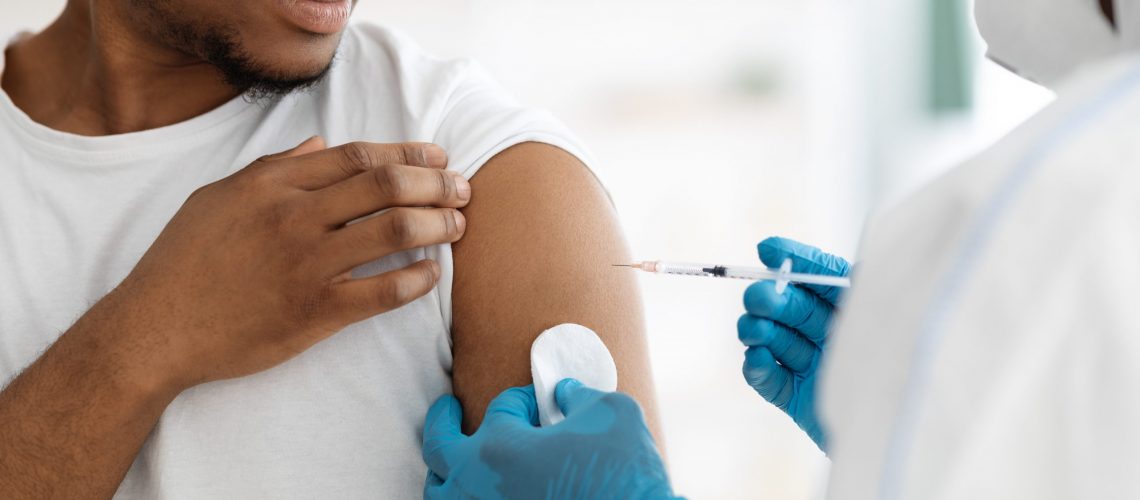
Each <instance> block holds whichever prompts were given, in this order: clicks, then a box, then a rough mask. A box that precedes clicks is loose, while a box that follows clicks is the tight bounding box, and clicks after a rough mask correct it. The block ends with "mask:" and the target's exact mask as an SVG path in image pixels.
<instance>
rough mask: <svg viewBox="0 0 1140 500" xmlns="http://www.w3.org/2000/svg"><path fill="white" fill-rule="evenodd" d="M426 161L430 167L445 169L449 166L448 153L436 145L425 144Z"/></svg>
mask: <svg viewBox="0 0 1140 500" xmlns="http://www.w3.org/2000/svg"><path fill="white" fill-rule="evenodd" d="M424 161H425V162H427V166H429V167H432V168H444V167H446V166H447V151H444V150H443V148H441V147H439V146H436V145H435V144H425V145H424Z"/></svg>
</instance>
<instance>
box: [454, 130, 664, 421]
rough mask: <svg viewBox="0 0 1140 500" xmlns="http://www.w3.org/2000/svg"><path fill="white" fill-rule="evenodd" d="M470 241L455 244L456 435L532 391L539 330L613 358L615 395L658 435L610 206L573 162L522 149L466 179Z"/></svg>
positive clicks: (635, 296) (624, 257)
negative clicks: (575, 334)
mask: <svg viewBox="0 0 1140 500" xmlns="http://www.w3.org/2000/svg"><path fill="white" fill-rule="evenodd" d="M471 185H472V190H473V192H474V193H475V196H474V197H473V198H472V200H471V203H470V204H469V205H468V206H467V208H466V209H465V210H464V214H465V215H466V216H467V220H468V221H469V223H468V231H467V233H466V235H465V236H464V239H463V240H462V241H460V242H459V243H456V244H455V245H454V256H455V279H454V287H453V292H452V294H453V300H452V304H453V318H454V320H453V325H454V326H453V328H452V338H453V352H454V358H455V361H454V367H453V379H454V388H455V395H456V396H457V397H458V398H459V400H460V401H461V402H462V404H463V408H464V410H465V411H464V422H463V424H464V430H465V431H467V432H472V431H474V430H475V429H476V428H477V427H478V426H479V423H480V422H481V421H482V419H483V413H484V411H485V410H486V408H487V405H488V404H489V403H490V401H491V400H492V399H493V398H494V397H495V396H496V395H498V394H499V393H500V392H502V391H503V390H504V389H507V388H508V387H512V386H518V385H526V384H529V383H530V382H531V375H530V346H531V343H532V342H533V341H534V339H535V337H537V336H538V334H540V333H542V331H544V330H546V329H547V328H550V327H552V326H555V325H558V324H561V323H578V324H581V325H584V326H586V327H589V328H590V329H592V330H594V331H595V332H597V334H598V336H599V337H601V339H602V341H603V342H604V343H605V344H606V347H608V348H609V350H610V352H611V353H612V354H613V357H614V362H615V363H616V364H617V370H618V389H619V390H621V391H623V392H626V393H628V394H630V395H632V396H633V397H634V398H635V399H636V400H637V401H638V402H639V403H640V404H641V406H642V408H643V409H644V411H645V414H646V416H647V419H648V421H649V423H650V428H651V429H653V430H654V434H655V435H657V436H658V440H657V441H658V443H659V444H660V443H661V441H660V436H661V434H660V432H659V427H658V426H657V418H656V417H657V410H656V400H655V394H654V387H653V380H652V378H651V372H650V365H649V352H648V345H647V343H646V337H645V323H644V318H643V316H642V314H643V313H642V306H641V297H640V293H639V292H638V288H637V283H636V280H635V277H634V275H633V273H630V272H628V271H625V270H621V269H617V268H614V267H611V266H612V265H613V264H617V263H625V262H630V256H629V252H628V249H627V247H626V243H625V241H624V238H623V236H622V233H621V230H620V228H619V227H618V222H617V217H616V214H615V213H614V210H613V207H612V206H611V204H610V201H609V198H608V197H607V196H606V193H605V191H604V190H603V189H602V186H601V185H600V184H599V183H598V181H597V180H596V179H595V178H594V176H593V174H591V173H590V172H589V170H588V169H587V168H586V167H585V166H584V165H582V163H581V162H580V161H578V159H577V158H575V157H574V156H572V155H570V154H569V153H567V152H565V151H563V150H561V149H558V148H556V147H553V146H549V145H544V144H537V143H524V144H520V145H517V146H514V147H512V148H510V149H508V150H506V151H504V152H502V153H500V154H499V155H497V156H495V157H494V158H492V159H491V160H490V161H489V162H488V163H487V164H486V165H485V166H483V168H482V169H481V170H480V171H479V173H478V174H477V175H476V176H475V177H474V178H473V179H472V180H471Z"/></svg>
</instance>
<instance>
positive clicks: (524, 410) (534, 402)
mask: <svg viewBox="0 0 1140 500" xmlns="http://www.w3.org/2000/svg"><path fill="white" fill-rule="evenodd" d="M489 423H494V425H503V424H507V425H519V426H522V427H538V398H537V397H536V396H535V394H534V386H533V385H528V386H526V387H512V388H510V389H507V390H505V391H503V392H502V393H501V394H499V395H498V396H496V397H495V399H493V400H491V404H490V405H489V406H487V413H486V414H485V415H484V417H483V424H482V425H488V424H489Z"/></svg>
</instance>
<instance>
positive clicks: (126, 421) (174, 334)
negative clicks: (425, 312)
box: [0, 138, 470, 499]
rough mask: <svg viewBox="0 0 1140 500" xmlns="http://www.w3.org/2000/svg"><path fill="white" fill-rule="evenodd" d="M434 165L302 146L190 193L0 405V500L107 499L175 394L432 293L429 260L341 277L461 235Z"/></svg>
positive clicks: (438, 153) (424, 149) (455, 189)
mask: <svg viewBox="0 0 1140 500" xmlns="http://www.w3.org/2000/svg"><path fill="white" fill-rule="evenodd" d="M405 163H406V164H407V165H405ZM412 164H415V165H416V166H412ZM445 166H446V157H445V155H444V154H443V151H442V150H439V149H438V148H436V147H434V146H431V147H429V146H425V145H422V144H398V145H384V144H366V143H352V144H349V145H345V146H341V147H338V148H332V149H326V148H325V147H324V141H322V140H320V139H319V138H313V139H310V140H308V141H305V142H304V143H302V144H301V145H300V146H298V147H297V148H294V149H293V150H291V151H288V152H285V153H283V154H278V155H273V156H268V157H264V158H262V159H260V160H258V161H256V162H254V163H253V164H251V165H250V166H248V167H246V168H244V169H242V170H241V171H239V172H238V173H236V174H234V175H232V176H230V177H228V178H226V179H223V180H221V181H218V182H215V183H213V184H210V185H209V186H205V187H203V188H201V189H199V190H198V191H197V192H196V193H194V194H193V195H191V196H190V198H189V199H188V200H187V201H186V203H185V204H183V206H182V208H181V209H180V210H179V211H178V213H177V214H176V215H175V216H174V218H173V219H172V220H171V221H170V222H169V223H168V224H167V226H166V228H165V229H164V230H163V232H162V234H160V235H159V237H158V239H156V240H155V242H154V244H152V245H151V247H150V249H149V250H147V252H146V254H145V255H143V257H142V259H141V260H140V261H139V263H138V264H137V265H136V266H135V268H134V270H132V271H131V273H130V275H128V276H127V278H126V279H124V280H123V282H122V284H120V285H119V286H118V287H117V288H116V289H115V290H114V291H113V292H111V293H110V294H108V295H107V296H106V297H104V298H103V299H102V300H100V301H99V302H98V303H96V305H95V306H94V307H92V308H91V310H90V311H88V312H87V313H86V314H84V315H83V317H82V318H80V320H79V321H78V322H76V324H75V325H74V326H72V327H71V328H70V329H68V331H67V332H65V333H64V334H63V335H62V336H61V337H60V339H59V340H58V341H56V343H55V344H54V345H53V346H52V347H51V348H50V349H48V351H47V352H46V353H45V354H44V355H43V356H42V357H40V359H38V360H36V361H35V362H34V363H32V365H31V366H30V367H28V369H26V370H24V372H23V373H22V374H20V375H19V376H18V377H16V379H15V380H13V381H12V383H11V384H9V385H8V387H6V388H5V389H4V390H3V391H2V392H0V498H3V499H9V498H20V499H22V498H67V499H79V498H108V497H110V496H111V495H113V494H114V492H115V490H116V489H117V488H118V486H119V483H120V482H121V481H122V479H123V477H124V475H125V474H126V473H127V470H128V469H129V468H130V465H131V462H132V461H133V460H134V457H135V455H136V454H137V453H138V450H139V448H140V447H141V446H142V443H143V441H144V440H145V439H146V436H147V434H148V433H149V432H150V430H151V429H152V428H153V427H154V425H155V422H157V420H158V418H159V416H160V415H161V414H162V412H163V410H164V409H165V408H166V406H167V404H169V403H170V401H171V400H173V399H174V398H175V397H176V396H177V395H178V394H179V393H180V392H181V391H182V390H184V389H186V388H189V387H191V386H194V385H198V384H202V383H206V382H210V381H214V380H221V379H227V378H235V377H240V376H244V375H249V374H252V373H256V372H259V371H262V370H265V369H268V368H270V367H273V366H276V365H278V364H280V363H282V362H284V361H285V360H287V359H289V358H292V357H293V356H296V355H297V354H299V353H301V352H303V351H305V350H306V349H308V348H309V347H311V346H312V345H314V344H316V343H317V342H319V341H321V340H323V339H325V338H327V337H328V336H330V335H332V334H334V333H336V332H337V331H339V330H341V329H342V328H343V327H345V326H346V325H348V324H351V323H355V322H357V321H360V320H362V319H365V318H368V317H371V316H375V315H377V314H381V313H384V312H386V311H390V310H392V309H395V308H397V307H401V306H403V305H404V304H407V303H408V302H411V301H412V300H415V299H416V298H418V297H420V296H422V295H424V294H426V293H427V292H429V291H430V290H431V289H432V288H433V287H434V286H435V284H436V280H437V279H438V278H439V268H438V266H436V265H435V264H434V263H431V262H428V261H421V262H418V263H414V264H412V265H410V266H407V267H404V268H401V269H397V270H393V271H389V272H387V273H383V274H380V275H377V276H372V277H368V278H361V279H349V277H348V274H347V273H348V271H350V270H351V269H352V268H354V267H356V266H358V265H360V264H363V263H365V262H370V261H373V260H376V259H377V258H380V257H383V256H384V255H387V254H390V253H394V252H398V251H401V250H406V249H411V248H419V247H424V246H430V245H436V244H440V243H448V242H454V241H456V240H457V239H458V238H459V237H461V236H462V234H463V228H464V222H463V218H462V216H460V215H458V214H459V213H458V212H457V211H456V210H455V209H456V208H459V207H462V206H464V205H465V204H466V200H467V199H468V198H469V195H470V189H469V185H468V184H467V182H466V181H463V180H461V179H459V178H457V177H456V175H455V174H454V173H449V172H445V171H444V170H442V169H443V168H444V167H445ZM424 206H431V207H441V208H430V209H424V208H419V207H424ZM442 207H446V208H442ZM386 209H391V210H388V211H387V212H385V213H383V214H381V215H378V216H376V217H372V218H370V219H367V220H365V221H361V222H360V223H357V224H347V222H349V221H352V220H355V219H358V218H360V217H361V216H364V215H367V214H370V213H374V212H377V211H382V210H386ZM267 298H269V299H271V300H267Z"/></svg>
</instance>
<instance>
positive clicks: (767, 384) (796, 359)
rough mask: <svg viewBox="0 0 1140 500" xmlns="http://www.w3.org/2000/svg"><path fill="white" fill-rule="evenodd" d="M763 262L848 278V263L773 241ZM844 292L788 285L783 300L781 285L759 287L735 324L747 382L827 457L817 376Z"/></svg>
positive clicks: (763, 245) (765, 245) (765, 244)
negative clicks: (743, 348) (743, 347)
mask: <svg viewBox="0 0 1140 500" xmlns="http://www.w3.org/2000/svg"><path fill="white" fill-rule="evenodd" d="M758 248H759V251H760V260H761V261H763V262H764V265H766V266H768V267H780V265H781V264H783V262H784V260H786V259H791V260H792V271H793V272H798V273H812V274H826V275H832V276H847V275H848V274H849V273H850V268H851V266H850V265H849V264H848V263H847V261H845V260H843V259H842V258H839V257H836V256H834V255H830V254H826V253H823V252H822V251H820V250H819V249H818V248H815V247H810V246H807V245H803V244H801V243H797V242H795V241H791V240H787V239H783V238H768V239H766V240H764V241H762V242H760V245H759V246H758ZM841 292H842V290H841V289H839V288H835V287H827V286H816V285H789V286H788V287H787V289H785V290H784V293H783V294H780V293H776V284H775V283H774V282H771V281H760V282H757V283H754V284H752V286H750V287H748V290H747V291H745V292H744V308H745V309H746V310H747V311H748V312H747V313H746V314H745V315H743V316H741V317H740V321H738V322H737V324H736V329H737V334H738V335H739V337H740V341H741V342H743V343H744V345H746V346H748V350H747V351H745V353H744V380H746V381H747V382H748V385H751V386H752V388H753V389H756V392H758V393H760V395H761V396H763V397H764V399H766V400H768V401H769V402H770V403H772V404H774V405H776V406H777V407H779V408H780V409H781V410H784V412H785V413H787V414H788V415H789V416H791V417H792V419H793V420H795V422H796V424H798V425H799V426H800V428H801V429H803V430H804V432H806V433H807V434H808V436H810V437H811V439H812V440H813V441H815V444H816V445H818V446H819V448H820V449H821V450H824V451H827V436H826V433H825V432H824V429H823V428H822V427H821V426H820V424H819V420H818V418H817V417H816V414H815V383H816V370H817V369H818V368H819V362H820V356H821V355H822V353H823V350H824V349H825V346H826V342H827V336H828V330H829V328H830V326H831V319H832V316H833V315H834V313H835V309H836V307H837V306H838V304H839V300H840V295H841Z"/></svg>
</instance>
